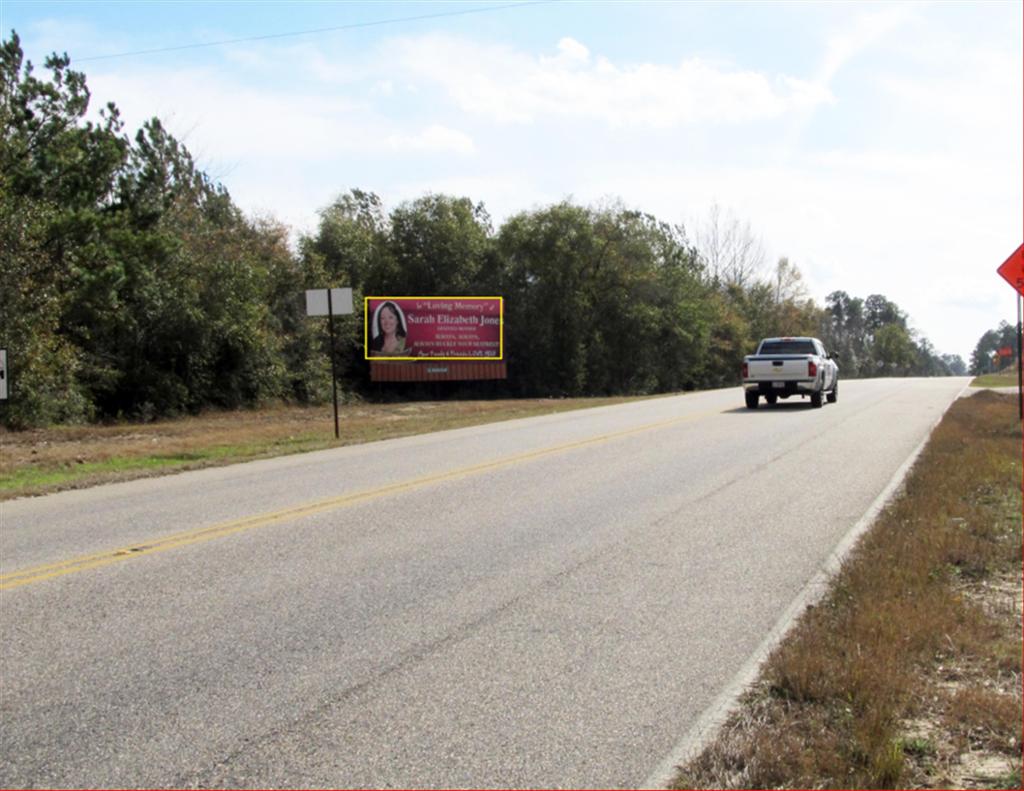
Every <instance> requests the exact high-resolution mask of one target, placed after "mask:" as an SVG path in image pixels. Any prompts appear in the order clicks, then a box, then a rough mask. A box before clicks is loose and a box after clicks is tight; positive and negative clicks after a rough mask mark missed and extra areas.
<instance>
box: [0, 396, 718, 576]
mask: <svg viewBox="0 0 1024 791" xmlns="http://www.w3.org/2000/svg"><path fill="white" fill-rule="evenodd" d="M713 414H719V412H717V411H709V412H697V413H693V414H690V415H686V416H683V417H677V418H672V419H670V420H662V421H659V422H657V423H648V424H646V425H643V426H638V427H636V428H631V429H626V430H625V431H617V432H614V433H611V434H601V435H599V436H596V437H590V438H588V439H582V440H577V441H575V442H568V443H565V444H563V445H555V446H552V447H549V448H542V449H540V450H535V451H530V452H528V453H521V454H518V455H515V456H509V457H506V458H503V459H497V460H495V461H488V462H483V463H482V464H475V465H472V466H469V467H462V468H460V469H457V470H449V471H448V472H441V473H436V474H433V475H424V476H422V477H420V478H414V479H412V480H408V481H402V482H400V483H393V484H388V485H387V486H381V487H378V488H376V489H367V490H365V491H361V492H354V493H352V494H345V495H341V496H339V497H329V498H326V499H323V500H316V501H314V502H311V503H305V504H303V505H297V506H292V507H290V508H284V509H282V510H279V511H270V512H268V513H263V514H255V515H253V516H247V517H243V518H241V519H232V520H230V521H227V522H219V523H217V524H213V525H209V526H207V527H201V528H196V529H192V530H187V531H185V532H182V533H175V534H173V535H169V536H164V537H163V538H156V539H153V540H152V541H142V542H139V543H137V544H133V545H130V546H126V547H120V548H117V549H109V550H105V551H103V552H97V553H95V554H92V555H84V556H81V557H76V558H70V559H68V560H62V561H59V562H56V563H49V564H46V565H43V566H34V567H32V568H27V569H22V570H20V571H12V572H9V573H7V574H3V575H0V591H2V590H10V589H12V588H19V587H21V586H22V585H28V584H30V583H33V582H41V581H43V580H47V579H52V578H54V577H61V576H64V575H65V574H74V573H77V572H79V571H85V570H87V569H95V568H100V567H102V566H108V565H110V564H112V563H119V562H121V561H124V560H131V559H132V558H139V557H143V556H145V555H152V554H155V553H157V552H164V551H166V550H168V549H176V548H178V547H185V546H188V545H190V544H198V543H200V542H202V541H209V540H211V539H214V538H221V537H223V536H229V535H232V534H233V533H241V532H243V531H246V530H252V529H255V528H257V527H267V526H269V525H276V524H280V523H281V522H288V521H291V520H295V519H300V518H302V517H306V516H313V515H314V514H319V513H323V512H324V511H331V510H335V509H338V508H345V507H348V506H351V505H356V504H358V503H363V502H366V501H368V500H376V499H379V498H381V497H386V496H387V495H392V494H399V493H402V492H408V491H412V490H414V489H421V488H423V487H426V486H430V485H431V484H435V483H441V482H443V481H451V480H455V479H457V478H464V477H467V476H471V475H478V474H480V473H482V472H487V471H490V470H496V469H500V468H502V467H507V466H510V465H513V464H518V463H520V462H524V461H531V460H534V459H539V458H542V457H544V456H552V455H555V454H558V453H565V452H566V451H570V450H575V449H577V448H583V447H587V446H588V445H597V444H600V443H603V442H608V441H610V440H615V439H621V438H623V437H629V436H633V435H635V434H642V433H644V432H647V431H654V430H657V429H662V428H666V427H668V426H673V425H676V424H679V423H685V422H688V421H691V420H697V419H699V418H701V417H707V416H709V415H713Z"/></svg>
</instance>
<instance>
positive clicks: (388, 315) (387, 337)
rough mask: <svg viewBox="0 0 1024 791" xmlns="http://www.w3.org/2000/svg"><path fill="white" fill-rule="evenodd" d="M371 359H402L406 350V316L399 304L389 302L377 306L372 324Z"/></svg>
mask: <svg viewBox="0 0 1024 791" xmlns="http://www.w3.org/2000/svg"><path fill="white" fill-rule="evenodd" d="M370 327H371V330H372V336H373V337H372V338H371V339H370V356H371V357H401V356H403V355H405V354H406V350H405V336H406V329H405V314H404V313H402V309H401V308H400V307H398V305H397V304H395V303H394V302H391V301H390V300H388V301H387V302H382V303H381V304H380V305H378V306H377V309H376V310H375V311H374V312H373V322H372V323H371V324H370Z"/></svg>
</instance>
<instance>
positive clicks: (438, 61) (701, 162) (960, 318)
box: [0, 0, 1024, 359]
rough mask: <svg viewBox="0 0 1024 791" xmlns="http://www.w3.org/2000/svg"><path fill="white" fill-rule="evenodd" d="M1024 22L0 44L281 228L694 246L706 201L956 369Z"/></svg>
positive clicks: (173, 26)
mask: <svg viewBox="0 0 1024 791" xmlns="http://www.w3.org/2000/svg"><path fill="white" fill-rule="evenodd" d="M503 6H504V7H503ZM1022 8H1024V5H1022V4H1021V3H1020V2H1010V1H1007V2H988V3H986V2H969V3H954V2H935V3H925V2H915V3H881V2H872V3H853V2H851V3H812V2H799V3H768V2H758V3H725V2H721V3H717V2H716V3H710V2H687V3H676V2H659V3H653V2H651V3H645V2H634V3H614V2H603V3H601V2H549V3H535V4H514V2H512V1H510V2H505V3H491V4H488V3H485V2H465V3H451V2H448V3H434V2H423V3H408V2H407V3H385V2H379V3H354V2H353V3H340V2H315V3H314V2H305V3H304V2H296V3H280V2H242V1H240V2H220V3H218V2H209V3H188V2H149V3H142V2H120V3H115V2H105V3H94V2H21V1H20V0H0V28H2V29H3V30H4V35H5V36H6V35H8V34H9V31H10V30H11V29H14V30H16V31H17V32H18V34H19V36H20V37H21V39H22V45H23V47H24V49H25V51H26V54H27V55H28V57H29V58H30V59H32V60H33V61H34V62H35V63H37V64H40V63H41V62H42V60H43V58H44V57H45V55H46V54H47V53H49V52H51V51H59V52H67V53H68V54H69V55H70V56H71V58H72V62H73V65H75V66H76V67H77V68H79V69H81V70H82V71H84V72H85V73H86V75H87V77H88V82H89V86H90V88H91V89H92V91H93V96H94V106H95V107H96V108H98V107H100V106H102V104H103V103H105V102H107V101H114V102H115V103H116V104H117V105H118V107H119V108H120V109H121V111H122V114H123V116H124V118H125V120H126V121H127V122H128V125H129V128H131V129H135V128H137V127H138V126H139V125H140V124H141V123H142V122H143V121H144V120H145V119H147V118H149V117H152V116H154V115H156V116H159V117H160V118H161V119H162V120H163V121H164V122H165V124H166V125H167V126H168V127H169V128H170V129H171V130H172V132H174V133H175V134H176V135H177V136H179V137H180V138H182V139H184V140H185V142H186V144H187V145H188V147H189V149H190V150H191V151H192V152H193V154H194V155H196V157H197V159H198V160H199V162H200V164H201V166H202V167H203V168H204V169H206V170H207V172H209V173H210V174H211V175H213V176H214V177H215V178H217V179H218V180H220V181H222V182H223V183H224V184H225V186H226V187H227V188H228V189H229V190H230V192H231V194H232V196H233V197H234V198H235V200H236V202H238V204H239V205H240V206H242V207H243V208H244V209H245V210H246V211H249V212H252V213H259V214H269V215H272V216H274V217H276V218H277V219H278V220H280V221H282V222H284V223H286V224H288V225H289V226H291V227H292V228H293V229H294V230H295V232H296V233H301V232H308V231H312V230H313V229H315V227H316V222H317V210H318V209H320V208H322V207H324V206H325V205H327V204H328V203H329V202H330V201H331V200H332V199H333V198H334V197H335V196H336V195H338V194H339V193H341V192H344V191H346V190H348V189H350V188H353V187H358V188H361V189H364V190H371V191H374V192H376V193H378V194H379V195H381V197H382V198H383V199H384V201H385V203H386V205H388V206H389V207H393V206H395V205H397V204H398V203H400V202H401V201H404V200H409V199H412V198H416V197H418V196H420V195H423V194H424V193H426V192H445V193H451V194H457V195H466V196H468V197H470V198H472V199H473V200H474V201H482V202H483V203H484V204H485V205H486V206H487V208H488V210H489V211H490V212H491V214H492V216H493V217H494V219H495V222H496V223H498V222H500V221H501V220H503V219H504V218H506V217H508V216H510V215H511V214H514V213H516V212H518V211H522V210H526V209H532V208H536V207H539V206H544V205H547V204H549V203H552V202H555V201H559V200H562V199H564V198H567V197H571V198H573V199H574V200H576V201H579V202H581V203H588V204H590V203H603V202H608V201H611V200H621V201H622V202H623V203H625V204H626V205H627V206H630V207H634V208H638V209H642V210H644V211H648V212H651V213H652V214H655V215H656V216H658V217H659V218H661V219H663V220H665V221H668V222H672V223H683V224H685V226H686V227H687V229H688V230H689V231H690V232H691V233H695V232H696V231H697V230H699V228H700V225H701V224H702V223H703V222H706V220H707V217H708V214H709V211H710V208H711V206H712V205H714V204H717V205H719V206H720V207H721V209H722V210H723V211H724V212H726V213H728V214H730V215H732V216H734V217H736V218H738V219H740V220H741V221H743V222H749V223H750V226H751V228H752V230H753V232H754V233H755V234H757V235H758V236H759V237H760V238H761V240H762V242H763V246H764V249H765V251H766V253H767V259H768V264H769V265H770V264H771V263H772V262H774V260H776V259H777V258H778V257H780V256H787V257H789V259H790V260H791V261H792V262H794V263H795V264H796V265H797V266H798V267H799V268H800V270H801V271H802V272H803V275H804V279H805V282H806V285H807V287H808V290H809V292H810V295H811V296H813V297H814V298H816V299H817V300H818V301H819V302H823V301H824V298H825V296H826V295H827V294H828V293H830V292H831V291H833V290H836V289H843V290H845V291H847V292H849V293H850V294H852V295H855V296H861V297H866V296H868V295H869V294H873V293H882V294H884V295H886V296H887V297H889V298H890V299H892V300H894V301H895V302H896V303H897V304H899V305H900V306H901V307H902V308H903V309H904V310H905V311H907V312H908V313H909V314H910V317H911V321H912V324H913V326H914V327H915V329H917V330H918V331H919V332H920V333H921V334H922V335H924V336H925V337H927V338H928V339H929V340H930V341H931V342H932V344H933V345H934V346H935V347H936V348H937V349H938V350H939V351H942V352H948V353H954V354H960V355H962V356H964V358H965V359H966V358H967V357H968V356H969V354H970V352H971V350H972V349H973V347H974V345H975V343H976V342H977V340H978V338H979V337H980V335H981V334H982V333H983V332H984V331H985V330H987V329H990V328H993V327H995V326H996V325H997V324H998V323H999V321H1000V320H1002V319H1006V320H1015V307H1014V297H1013V291H1012V290H1011V289H1010V287H1009V286H1008V285H1006V284H1005V283H1004V282H1003V281H1002V280H1000V279H999V278H998V276H997V275H996V274H995V269H996V267H997V266H998V265H999V264H1000V263H1001V262H1002V261H1003V260H1004V259H1005V258H1006V256H1008V255H1009V254H1010V253H1011V252H1012V251H1013V250H1014V249H1015V248H1016V247H1017V246H1018V245H1019V244H1020V243H1021V241H1022V240H1024V227H1022V226H1024V196H1022V192H1024V189H1022V185H1024V162H1022V149H1024V128H1022V117H1024V104H1022V96H1024V87H1022V77H1021V75H1022V71H1024V55H1022V31H1024V20H1022ZM477 9H484V11H483V12H481V13H466V12H474V11H475V10H477ZM433 15H445V16H433ZM428 16H433V18H426V19H406V21H393V22H386V20H399V19H403V18H408V17H428ZM378 22H386V23H384V24H368V23H378ZM353 25H365V26H363V27H349V28H348V29H345V30H335V31H330V32H320V33H311V34H307V35H297V36H286V37H280V38H273V39H264V40H253V41H241V42H236V43H232V44H222V45H218V46H210V47H189V48H185V49H176V50H172V51H166V52H158V53H150V54H145V55H124V54H123V53H130V52H137V51H139V50H149V49H160V48H166V47H180V46H185V45H194V44H203V43H209V42H218V41H224V40H234V39H244V38H247V37H255V36H268V35H275V34H280V33H289V32H296V31H304V30H312V29H319V28H338V27H344V26H353ZM111 55H114V56H118V57H105V56H111Z"/></svg>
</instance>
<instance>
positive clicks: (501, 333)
mask: <svg viewBox="0 0 1024 791" xmlns="http://www.w3.org/2000/svg"><path fill="white" fill-rule="evenodd" d="M371 299H394V300H398V299H419V300H423V301H424V302H439V301H441V300H445V301H449V302H451V301H456V300H459V301H462V302H469V301H470V300H476V301H480V300H485V299H490V300H494V299H496V300H498V356H497V357H388V356H385V357H371V356H370V354H369V348H370V300H371ZM363 359H364V360H373V361H376V362H390V361H392V360H396V361H397V360H405V361H409V362H441V361H453V360H461V361H463V362H476V363H482V362H496V361H501V360H504V359H505V298H504V297H363Z"/></svg>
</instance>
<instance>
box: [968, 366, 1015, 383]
mask: <svg viewBox="0 0 1024 791" xmlns="http://www.w3.org/2000/svg"><path fill="white" fill-rule="evenodd" d="M1016 386H1017V370H1016V369H1013V370H1012V371H1001V372H1000V373H997V374H983V375H981V376H976V377H974V379H972V380H971V387H1016Z"/></svg>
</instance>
